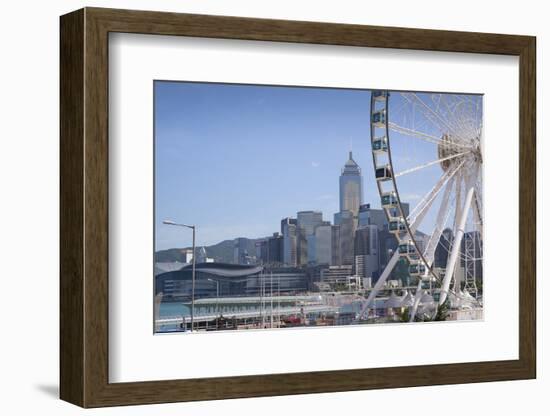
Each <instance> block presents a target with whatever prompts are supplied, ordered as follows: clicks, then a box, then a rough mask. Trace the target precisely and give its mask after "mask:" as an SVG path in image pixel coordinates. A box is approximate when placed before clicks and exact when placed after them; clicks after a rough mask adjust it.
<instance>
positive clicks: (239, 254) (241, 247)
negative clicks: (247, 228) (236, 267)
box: [233, 237, 250, 264]
mask: <svg viewBox="0 0 550 416" xmlns="http://www.w3.org/2000/svg"><path fill="white" fill-rule="evenodd" d="M233 263H235V264H250V257H249V255H248V240H247V239H246V238H242V237H239V238H235V240H234V243H233Z"/></svg>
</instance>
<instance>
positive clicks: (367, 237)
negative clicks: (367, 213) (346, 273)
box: [355, 224, 379, 277]
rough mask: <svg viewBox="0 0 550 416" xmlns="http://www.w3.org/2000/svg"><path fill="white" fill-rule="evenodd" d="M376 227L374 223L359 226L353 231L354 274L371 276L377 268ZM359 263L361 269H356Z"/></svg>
mask: <svg viewBox="0 0 550 416" xmlns="http://www.w3.org/2000/svg"><path fill="white" fill-rule="evenodd" d="M378 232H379V231H378V227H377V226H376V225H375V224H371V225H365V226H363V227H359V229H357V231H356V232H355V274H357V275H359V276H361V277H372V276H373V275H374V274H375V273H376V272H378V269H379V259H378ZM358 265H361V267H362V270H358Z"/></svg>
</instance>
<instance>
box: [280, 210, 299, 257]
mask: <svg viewBox="0 0 550 416" xmlns="http://www.w3.org/2000/svg"><path fill="white" fill-rule="evenodd" d="M297 228H298V227H297V221H296V218H283V219H282V220H281V234H282V235H283V263H284V264H285V265H286V266H296V265H297V260H298V246H297V234H298V233H297Z"/></svg>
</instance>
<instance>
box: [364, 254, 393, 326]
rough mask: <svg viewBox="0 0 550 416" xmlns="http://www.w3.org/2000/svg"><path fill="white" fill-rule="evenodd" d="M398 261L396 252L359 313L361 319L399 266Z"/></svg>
mask: <svg viewBox="0 0 550 416" xmlns="http://www.w3.org/2000/svg"><path fill="white" fill-rule="evenodd" d="M398 260H399V251H398V250H395V252H394V253H393V256H392V257H391V259H390V261H389V262H388V265H387V266H386V268H385V269H384V271H383V272H382V274H381V275H380V277H379V278H378V280H377V281H376V284H375V285H374V287H373V288H372V291H371V292H370V294H369V297H368V298H367V301H366V302H365V305H364V306H363V308H362V309H361V312H360V313H359V316H360V317H363V316H364V315H365V313H366V312H367V309H368V308H369V306H370V304H371V303H372V302H373V300H374V298H375V297H376V295H377V294H378V292H379V291H380V289H381V288H382V286H384V283H386V280H387V279H388V276H389V275H390V273H391V271H392V270H393V268H394V267H395V265H396V264H397V261H398Z"/></svg>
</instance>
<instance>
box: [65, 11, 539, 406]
mask: <svg viewBox="0 0 550 416" xmlns="http://www.w3.org/2000/svg"><path fill="white" fill-rule="evenodd" d="M535 104H536V97H535V38H533V37H529V36H516V35H500V34H485V33H467V32H450V31H434V30H421V29H403V28H389V27H374V26H360V25H342V24H327V23H314V22H296V21H282V20H266V19H251V18H240V17H226V16H205V15H188V14H175V13H159V12H146V11H129V10H112V9H98V8H85V9H82V10H78V11H75V12H73V13H70V14H68V15H65V16H62V17H61V305H60V313H61V317H60V322H61V352H60V355H61V389H60V394H61V398H62V399H64V400H66V401H69V402H71V403H75V404H77V405H80V406H83V407H100V406H110V405H124V404H145V403H161V402H174V401H190V400H210V399H222V398H236V397H255V396H266V395H284V394H301V393H315V392H333V391H348V390H360V389H375V388H395V387H408V386H421V385H436V384H452V383H468V382H483V381H498V380H514V379H527V378H534V377H535V375H536V333H535V310H536V306H535V281H536V275H535V254H534V253H535V241H536V234H535V218H536V211H535V199H536V193H535V183H536V182H535V160H536V151H535V110H536V108H535ZM504 120H505V122H503V121H504Z"/></svg>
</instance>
